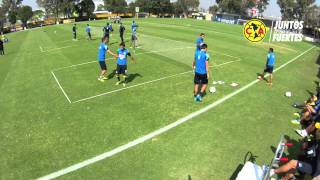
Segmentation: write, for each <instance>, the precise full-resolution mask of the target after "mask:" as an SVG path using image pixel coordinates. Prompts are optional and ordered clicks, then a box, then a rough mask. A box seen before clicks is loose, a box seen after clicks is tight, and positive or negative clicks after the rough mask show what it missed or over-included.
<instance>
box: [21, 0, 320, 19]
mask: <svg viewBox="0 0 320 180" xmlns="http://www.w3.org/2000/svg"><path fill="white" fill-rule="evenodd" d="M128 1H132V0H128ZM214 3H215V0H200V7H201V8H204V9H207V8H208V7H209V6H211V5H212V4H214ZM316 3H317V4H318V5H320V0H316ZM22 4H24V5H29V6H31V7H32V9H34V10H35V9H39V7H38V5H37V3H36V0H23V1H22ZM264 14H265V16H280V15H281V14H280V8H279V6H278V5H277V0H270V4H269V6H268V7H267V9H266V11H265V12H264Z"/></svg>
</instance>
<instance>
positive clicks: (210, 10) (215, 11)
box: [209, 4, 219, 14]
mask: <svg viewBox="0 0 320 180" xmlns="http://www.w3.org/2000/svg"><path fill="white" fill-rule="evenodd" d="M218 11H219V7H218V6H217V5H216V4H215V5H213V6H210V7H209V12H210V13H211V14H216V13H217V12H218Z"/></svg>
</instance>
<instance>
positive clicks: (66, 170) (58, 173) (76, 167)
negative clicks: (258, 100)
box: [38, 46, 315, 180]
mask: <svg viewBox="0 0 320 180" xmlns="http://www.w3.org/2000/svg"><path fill="white" fill-rule="evenodd" d="M313 48H315V46H313V47H311V48H310V49H308V50H306V51H304V52H302V53H301V54H300V55H298V56H296V57H295V58H293V59H291V60H289V61H288V62H286V63H285V64H283V65H281V66H280V67H278V68H277V69H276V70H275V71H278V70H280V69H282V68H284V67H285V66H287V65H288V64H290V63H292V62H294V61H295V60H297V59H298V58H299V57H301V56H303V55H304V54H306V53H308V52H309V51H311V50H312V49H313ZM258 82H259V80H258V79H256V80H254V81H252V82H250V83H249V84H247V85H245V86H243V87H242V88H240V89H238V90H236V91H234V92H232V93H230V94H228V95H227V96H225V97H223V98H221V99H219V100H217V101H215V102H213V103H212V104H210V105H208V106H206V107H204V108H202V109H200V110H198V111H195V112H193V113H191V114H189V115H187V116H185V117H183V118H181V119H179V120H177V121H176V122H174V123H171V124H169V125H167V126H165V127H163V128H160V129H158V130H156V131H153V132H151V133H149V134H147V135H144V136H142V137H140V138H138V139H135V140H133V141H130V142H128V143H127V144H124V145H121V146H119V147H117V148H115V149H113V150H111V151H107V152H105V153H103V154H100V155H98V156H95V157H93V158H90V159H88V160H85V161H82V162H79V163H77V164H74V165H72V166H69V167H67V168H64V169H61V170H59V171H56V172H53V173H51V174H48V175H46V176H43V177H40V178H38V179H39V180H48V179H54V178H57V177H60V176H63V175H65V174H68V173H70V172H73V171H76V170H79V169H81V168H83V167H86V166H89V165H91V164H94V163H96V162H98V161H101V160H104V159H106V158H109V157H111V156H114V155H116V154H119V153H121V152H123V151H125V150H128V149H130V148H132V147H134V146H137V145H139V144H141V143H143V142H145V141H148V140H150V139H152V138H154V137H156V136H159V135H160V134H163V133H165V132H167V131H169V130H171V129H173V128H175V127H177V126H179V125H181V124H183V123H185V122H187V121H189V120H191V119H192V118H195V117H197V116H199V115H201V114H203V113H205V112H207V111H209V110H211V109H212V108H214V107H216V106H218V105H220V104H222V103H223V102H225V101H226V100H228V99H231V98H232V97H234V96H236V95H237V94H239V93H241V92H242V91H245V90H247V89H248V88H250V87H251V86H253V85H255V84H256V83H258Z"/></svg>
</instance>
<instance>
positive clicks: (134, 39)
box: [131, 21, 138, 49]
mask: <svg viewBox="0 0 320 180" xmlns="http://www.w3.org/2000/svg"><path fill="white" fill-rule="evenodd" d="M131 29H132V35H131V47H133V48H134V49H135V48H136V47H137V45H138V37H137V29H138V25H137V24H136V22H135V21H132V26H131Z"/></svg>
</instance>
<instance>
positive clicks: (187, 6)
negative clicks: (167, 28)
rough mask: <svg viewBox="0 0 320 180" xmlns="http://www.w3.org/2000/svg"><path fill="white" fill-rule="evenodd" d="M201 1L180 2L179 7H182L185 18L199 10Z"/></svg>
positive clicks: (180, 0)
mask: <svg viewBox="0 0 320 180" xmlns="http://www.w3.org/2000/svg"><path fill="white" fill-rule="evenodd" d="M199 5H200V2H199V0H178V1H177V6H180V8H181V10H182V11H183V14H184V16H188V15H189V13H190V12H192V11H195V10H197V9H198V8H199Z"/></svg>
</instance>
